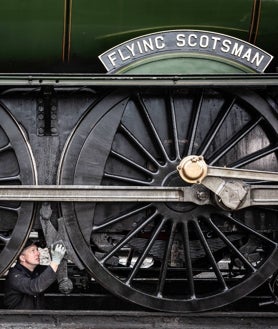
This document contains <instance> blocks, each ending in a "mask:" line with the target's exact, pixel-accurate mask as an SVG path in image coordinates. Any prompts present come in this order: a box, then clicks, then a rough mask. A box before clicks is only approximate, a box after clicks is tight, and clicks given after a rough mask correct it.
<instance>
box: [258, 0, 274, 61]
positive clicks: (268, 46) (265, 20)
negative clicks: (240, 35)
mask: <svg viewBox="0 0 278 329" xmlns="http://www.w3.org/2000/svg"><path fill="white" fill-rule="evenodd" d="M260 14H261V15H260V20H259V26H258V34H257V37H256V40H255V44H256V45H257V46H258V47H261V48H263V49H264V50H266V51H267V52H269V53H271V54H272V55H273V56H276V57H278V42H277V39H278V38H277V33H278V1H277V0H269V1H262V3H261V9H260Z"/></svg>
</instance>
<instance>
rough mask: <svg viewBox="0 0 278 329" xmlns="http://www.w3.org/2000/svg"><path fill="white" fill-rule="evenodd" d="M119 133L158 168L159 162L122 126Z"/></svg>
mask: <svg viewBox="0 0 278 329" xmlns="http://www.w3.org/2000/svg"><path fill="white" fill-rule="evenodd" d="M120 129H121V131H122V132H123V133H124V134H125V136H126V137H127V138H128V139H129V140H130V141H131V142H132V143H133V144H134V145H135V146H136V147H137V149H138V150H139V151H141V152H142V153H143V154H144V155H145V156H146V157H147V158H148V159H149V160H150V161H152V162H153V164H154V165H156V166H157V167H160V164H159V162H158V161H157V160H156V158H155V157H154V156H153V155H152V154H151V153H150V152H149V151H148V150H147V149H146V148H145V147H144V145H143V144H141V143H140V141H139V140H138V139H137V138H136V137H135V136H134V135H133V134H132V133H131V132H130V131H129V130H128V129H127V128H126V127H125V126H124V125H123V124H121V126H120Z"/></svg>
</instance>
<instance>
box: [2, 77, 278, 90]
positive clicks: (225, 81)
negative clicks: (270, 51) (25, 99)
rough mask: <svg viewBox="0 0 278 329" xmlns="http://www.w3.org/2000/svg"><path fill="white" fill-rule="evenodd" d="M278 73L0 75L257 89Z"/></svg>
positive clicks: (23, 81) (50, 81)
mask: <svg viewBox="0 0 278 329" xmlns="http://www.w3.org/2000/svg"><path fill="white" fill-rule="evenodd" d="M277 85H278V74H221V75H220V74H218V75H158V76H153V75H108V74H82V75H81V74H1V75H0V86H17V87H19V86H21V87H34V86H36V87H38V86H53V87H75V86H87V87H90V86H93V87H96V86H110V87H121V86H135V87H143V86H146V87H171V86H172V87H173V86H174V87H231V86H233V87H240V86H246V87H247V86H248V87H260V86H277Z"/></svg>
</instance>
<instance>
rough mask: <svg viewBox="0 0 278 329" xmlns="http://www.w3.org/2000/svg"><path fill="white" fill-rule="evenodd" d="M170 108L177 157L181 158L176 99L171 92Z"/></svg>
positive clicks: (177, 158)
mask: <svg viewBox="0 0 278 329" xmlns="http://www.w3.org/2000/svg"><path fill="white" fill-rule="evenodd" d="M168 108H169V109H170V116H171V127H172V132H173V140H174V149H175V159H176V160H180V159H181V155H180V148H179V137H178V128H177V118H176V111H175V104H174V99H173V96H172V95H171V94H170V95H169V98H168Z"/></svg>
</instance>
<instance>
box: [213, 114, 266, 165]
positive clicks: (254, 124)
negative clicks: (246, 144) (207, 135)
mask: <svg viewBox="0 0 278 329" xmlns="http://www.w3.org/2000/svg"><path fill="white" fill-rule="evenodd" d="M262 119H263V118H262V117H260V118H259V119H258V120H256V121H255V122H252V121H251V122H249V123H248V124H246V125H245V126H244V127H243V128H242V129H241V130H240V131H239V132H238V133H236V134H235V135H234V136H233V137H231V138H230V140H229V141H228V142H227V143H225V144H224V145H223V146H221V147H220V148H219V149H217V151H215V152H214V153H212V154H211V155H210V157H209V158H208V159H207V164H209V165H211V166H213V165H214V164H215V163H216V162H217V161H218V160H219V159H220V158H222V157H223V156H224V155H225V154H226V153H228V152H229V151H230V150H231V149H232V148H233V147H234V146H235V145H236V144H237V143H239V142H240V141H241V140H242V139H243V138H244V137H245V136H247V135H248V134H249V133H250V132H251V131H252V130H253V129H254V128H256V127H257V126H258V124H259V123H260V122H261V121H262Z"/></svg>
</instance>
